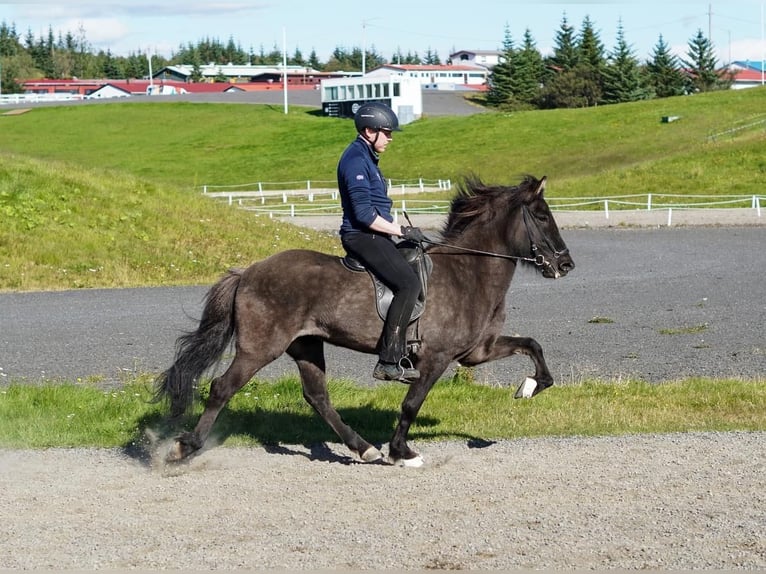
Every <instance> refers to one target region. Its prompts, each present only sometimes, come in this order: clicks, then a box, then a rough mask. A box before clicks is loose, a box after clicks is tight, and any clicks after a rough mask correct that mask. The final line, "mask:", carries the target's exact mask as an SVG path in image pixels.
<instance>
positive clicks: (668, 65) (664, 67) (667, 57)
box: [646, 34, 686, 98]
mask: <svg viewBox="0 0 766 574" xmlns="http://www.w3.org/2000/svg"><path fill="white" fill-rule="evenodd" d="M646 70H647V73H648V77H649V85H650V86H651V88H652V89H653V90H654V95H655V96H657V97H658V98H669V97H671V96H680V95H683V94H684V93H685V92H686V78H685V77H684V74H683V73H682V72H681V70H680V69H679V63H678V58H676V56H674V55H673V54H671V53H670V49H669V48H668V45H667V43H666V42H665V40H664V39H663V37H662V34H660V38H659V40H658V41H657V45H656V46H655V47H654V50H653V51H652V56H651V60H649V62H647V64H646Z"/></svg>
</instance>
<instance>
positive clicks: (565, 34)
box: [546, 14, 579, 71]
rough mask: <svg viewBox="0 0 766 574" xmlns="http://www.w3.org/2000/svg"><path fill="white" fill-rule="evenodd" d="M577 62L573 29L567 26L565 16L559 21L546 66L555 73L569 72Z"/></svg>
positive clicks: (575, 38)
mask: <svg viewBox="0 0 766 574" xmlns="http://www.w3.org/2000/svg"><path fill="white" fill-rule="evenodd" d="M578 61H579V57H578V50H577V37H576V33H575V29H574V28H573V27H572V26H570V25H569V22H568V21H567V16H566V14H564V16H563V17H562V19H561V24H560V25H559V29H558V31H557V32H556V36H555V39H554V45H553V55H552V56H550V57H549V58H548V59H547V62H546V64H547V65H548V66H550V67H551V68H553V69H555V70H557V71H563V70H571V69H572V68H574V67H575V66H576V65H577V63H578Z"/></svg>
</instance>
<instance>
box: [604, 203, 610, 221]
mask: <svg viewBox="0 0 766 574" xmlns="http://www.w3.org/2000/svg"><path fill="white" fill-rule="evenodd" d="M604 215H606V218H607V219H609V200H608V199H605V200H604Z"/></svg>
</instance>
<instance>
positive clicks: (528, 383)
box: [514, 377, 537, 399]
mask: <svg viewBox="0 0 766 574" xmlns="http://www.w3.org/2000/svg"><path fill="white" fill-rule="evenodd" d="M536 388H537V381H536V380H534V379H533V378H532V377H527V378H526V379H524V382H523V383H521V385H519V388H518V389H517V390H516V394H515V395H514V398H517V399H528V398H530V397H531V396H532V395H533V394H534V392H535V389H536Z"/></svg>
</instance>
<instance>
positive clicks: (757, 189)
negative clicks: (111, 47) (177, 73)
mask: <svg viewBox="0 0 766 574" xmlns="http://www.w3.org/2000/svg"><path fill="white" fill-rule="evenodd" d="M764 104H766V89H763V88H752V89H748V90H738V91H726V92H714V93H707V94H699V95H695V96H687V97H678V98H668V99H662V100H654V101H646V102H638V103H631V104H621V105H612V106H603V107H600V108H588V109H580V110H550V111H530V112H519V113H513V114H505V113H493V112H488V113H483V114H477V115H474V116H469V117H436V118H430V117H425V118H423V119H420V120H418V121H416V122H414V123H412V124H409V125H407V126H405V128H404V130H403V131H402V132H401V133H398V134H397V135H396V137H395V139H394V142H393V144H392V145H391V146H390V147H389V151H387V152H386V154H385V156H384V158H383V160H382V167H383V170H384V173H385V174H386V176H387V177H389V178H393V179H414V178H419V177H422V178H425V179H451V180H453V181H454V180H459V179H460V177H461V176H463V175H465V174H468V173H475V174H477V175H479V176H480V177H482V178H484V179H485V180H486V181H488V182H490V183H501V184H514V183H517V182H518V181H519V179H520V178H521V177H522V176H523V175H524V174H527V173H530V174H532V175H536V176H542V175H547V176H548V177H549V183H548V195H549V197H551V198H553V199H558V198H565V197H606V196H615V195H624V194H646V193H672V194H685V195H687V196H692V195H695V194H703V195H720V196H723V195H731V194H736V195H741V196H753V195H757V194H762V193H763V189H764V184H766V154H765V153H764V150H766V123H764V120H766V111H765V110H766V106H765V105H764ZM671 115H672V116H678V117H679V118H680V119H678V120H677V121H674V122H671V123H663V122H662V118H663V117H664V116H671ZM0 134H1V135H0V214H2V217H3V225H2V228H0V259H2V260H3V261H4V264H3V266H2V268H1V269H0V290H39V289H68V288H81V287H128V286H142V285H171V284H190V283H209V282H211V281H213V280H214V279H215V278H216V277H217V276H218V275H219V274H220V272H222V271H223V270H225V269H226V268H228V267H232V266H240V265H244V264H246V263H248V262H250V261H253V260H256V259H260V258H262V257H264V256H265V255H267V254H269V253H273V252H274V251H277V250H280V249H284V248H287V247H289V246H296V245H297V246H300V245H306V244H311V245H312V246H313V247H314V248H316V249H319V250H326V251H333V250H337V249H338V244H337V241H336V240H335V238H334V237H332V236H329V235H327V234H318V233H314V232H310V231H306V230H297V229H295V228H294V227H292V226H287V225H280V224H278V223H275V222H274V221H271V220H270V219H268V218H267V217H261V218H254V216H253V215H252V214H248V213H243V212H242V211H240V210H236V209H233V208H230V207H227V206H225V205H218V204H214V202H213V201H212V200H211V199H210V198H205V197H204V196H203V195H202V194H201V189H202V186H203V185H206V184H207V185H222V184H242V183H248V182H257V181H265V182H284V181H305V180H314V181H333V180H334V178H335V166H336V163H337V159H338V156H339V154H340V153H341V152H342V150H343V148H344V146H345V145H346V143H347V142H348V141H349V140H350V139H351V138H352V137H353V126H352V123H351V122H350V121H349V120H343V119H335V118H326V117H322V115H321V113H319V111H318V110H315V109H310V108H303V107H293V108H289V113H287V114H285V113H284V109H283V108H282V107H279V106H270V105H242V104H196V103H171V102H162V103H149V102H144V103H140V104H138V103H110V104H103V105H79V106H60V107H40V108H34V109H32V110H30V111H29V112H27V113H24V114H18V115H5V116H0ZM713 136H715V137H713ZM445 198H446V196H445Z"/></svg>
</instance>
